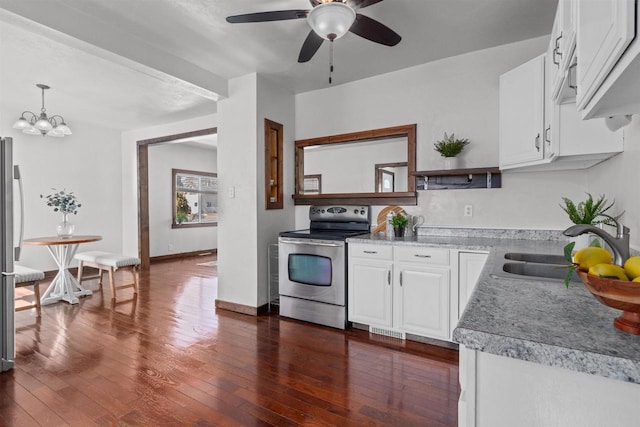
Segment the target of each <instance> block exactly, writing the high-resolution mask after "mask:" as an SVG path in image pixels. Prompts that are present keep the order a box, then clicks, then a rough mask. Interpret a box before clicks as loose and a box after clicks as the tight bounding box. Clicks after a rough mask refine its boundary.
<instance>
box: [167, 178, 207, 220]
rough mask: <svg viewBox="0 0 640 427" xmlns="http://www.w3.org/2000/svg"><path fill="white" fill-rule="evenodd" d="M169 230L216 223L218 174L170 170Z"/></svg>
mask: <svg viewBox="0 0 640 427" xmlns="http://www.w3.org/2000/svg"><path fill="white" fill-rule="evenodd" d="M172 178H173V194H172V197H173V223H172V224H171V227H172V228H182V227H210V226H213V225H217V224H218V174H216V173H209V172H196V171H188V170H180V169H172Z"/></svg>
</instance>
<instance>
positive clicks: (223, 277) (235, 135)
mask: <svg viewBox="0 0 640 427" xmlns="http://www.w3.org/2000/svg"><path fill="white" fill-rule="evenodd" d="M293 110H294V107H293V95H292V94H291V93H290V92H289V91H287V90H283V89H281V88H279V87H278V86H277V85H275V84H273V83H272V82H270V81H268V80H267V79H265V78H264V77H262V76H259V75H257V74H255V73H254V74H249V75H247V76H243V77H239V78H236V79H232V80H230V81H229V98H227V99H225V100H223V101H221V102H220V103H219V104H218V116H219V119H220V126H219V129H218V173H219V177H220V179H219V187H220V193H221V194H222V195H223V196H222V197H221V198H220V200H219V205H220V210H219V215H220V218H221V219H222V221H223V222H224V227H222V228H221V229H220V230H219V234H218V236H219V239H218V246H219V254H218V266H219V270H218V271H219V273H218V299H219V300H221V301H225V302H229V303H236V304H242V305H246V306H249V307H258V306H260V305H262V304H264V303H266V302H267V289H268V282H267V248H268V246H269V244H271V243H275V242H276V241H277V236H278V232H279V231H283V230H286V229H291V228H292V226H293V203H292V201H291V199H290V195H291V194H292V193H293V151H294V150H293V135H294V133H293V131H294V129H293V127H294V120H293ZM264 118H269V119H270V120H273V121H276V122H278V123H281V124H283V125H284V155H285V158H284V161H285V165H286V166H285V169H284V177H285V178H284V179H285V182H284V194H285V198H284V206H285V209H284V210H280V209H278V210H266V209H265V186H264ZM229 191H233V193H234V196H233V197H231V196H230V193H229Z"/></svg>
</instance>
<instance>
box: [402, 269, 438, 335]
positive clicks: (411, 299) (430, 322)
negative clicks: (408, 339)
mask: <svg viewBox="0 0 640 427" xmlns="http://www.w3.org/2000/svg"><path fill="white" fill-rule="evenodd" d="M397 270H398V271H397V273H396V280H395V284H394V285H395V287H394V301H395V304H394V327H395V328H396V329H401V330H403V331H405V332H407V333H410V334H416V335H422V336H427V337H432V338H439V339H445V340H448V339H449V290H450V282H449V269H447V268H438V267H422V266H416V265H409V264H399V265H398V268H397Z"/></svg>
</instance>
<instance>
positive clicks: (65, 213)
mask: <svg viewBox="0 0 640 427" xmlns="http://www.w3.org/2000/svg"><path fill="white" fill-rule="evenodd" d="M52 190H53V191H55V193H53V194H49V195H47V196H43V195H40V197H41V198H44V199H46V203H47V206H51V207H53V211H54V212H60V213H62V222H61V223H60V224H58V227H57V229H56V231H57V233H58V237H60V238H61V239H69V238H70V237H71V236H73V231H74V230H75V226H74V225H73V224H72V223H71V222H70V221H69V214H74V215H76V214H77V213H78V208H79V207H81V206H82V205H81V204H80V203H79V201H78V198H77V197H76V196H75V194H73V192H68V191H66V190H65V189H62V190H60V191H57V190H56V189H55V188H52Z"/></svg>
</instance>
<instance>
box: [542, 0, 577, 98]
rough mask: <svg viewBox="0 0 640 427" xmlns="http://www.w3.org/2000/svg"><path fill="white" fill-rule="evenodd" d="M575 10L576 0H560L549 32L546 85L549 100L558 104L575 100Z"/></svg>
mask: <svg viewBox="0 0 640 427" xmlns="http://www.w3.org/2000/svg"><path fill="white" fill-rule="evenodd" d="M576 12H577V0H560V2H559V3H558V9H557V12H556V18H555V21H554V23H553V30H552V32H551V41H550V43H549V48H550V51H549V54H548V55H547V60H548V61H549V64H548V68H550V71H551V72H550V75H549V77H550V79H549V80H548V83H547V86H548V88H549V90H550V96H551V100H552V101H553V102H555V103H558V104H560V103H564V102H573V101H574V100H575V89H574V88H575V80H572V78H574V75H573V73H574V72H575V62H574V61H575V48H576ZM572 81H573V83H572ZM572 87H573V88H572Z"/></svg>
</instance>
